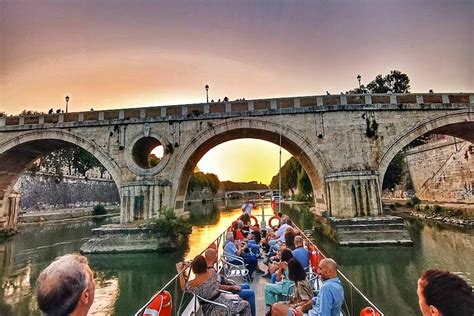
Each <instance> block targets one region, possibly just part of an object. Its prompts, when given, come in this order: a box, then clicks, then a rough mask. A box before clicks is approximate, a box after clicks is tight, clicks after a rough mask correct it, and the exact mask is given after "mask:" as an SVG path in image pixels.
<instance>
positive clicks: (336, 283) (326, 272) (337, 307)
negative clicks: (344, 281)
mask: <svg viewBox="0 0 474 316" xmlns="http://www.w3.org/2000/svg"><path fill="white" fill-rule="evenodd" d="M318 273H319V274H320V276H321V279H322V280H323V285H322V286H321V290H320V291H319V294H318V295H317V296H316V297H313V299H312V300H311V301H308V302H307V303H305V304H302V305H301V306H297V307H296V309H295V310H294V314H295V315H297V316H299V315H303V311H308V315H309V316H339V315H340V314H341V306H342V303H343V302H344V289H343V288H342V285H341V281H340V280H339V278H338V277H337V264H336V262H335V261H334V260H332V259H329V258H326V259H323V260H321V262H319V267H318ZM308 308H311V309H309V310H308Z"/></svg>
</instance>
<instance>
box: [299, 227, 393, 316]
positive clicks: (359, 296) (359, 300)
mask: <svg viewBox="0 0 474 316" xmlns="http://www.w3.org/2000/svg"><path fill="white" fill-rule="evenodd" d="M294 228H296V229H297V230H298V231H299V232H300V235H301V236H303V238H304V239H305V241H306V245H312V246H313V247H314V248H315V249H317V251H318V252H319V255H320V256H321V257H322V258H327V257H326V255H325V254H324V253H323V252H322V251H321V250H320V249H319V248H318V246H317V245H316V244H315V243H314V242H313V241H312V240H311V239H310V238H309V237H308V236H307V235H306V234H305V233H304V232H303V231H302V230H301V229H300V228H299V227H298V226H296V225H294ZM337 272H338V275H339V279H340V280H341V283H342V284H343V287H344V291H345V299H344V308H343V309H344V315H353V316H355V315H359V312H360V311H361V310H362V309H363V308H366V307H370V308H372V309H373V311H374V315H377V314H376V312H377V313H379V314H380V316H383V315H384V313H383V312H382V311H381V310H380V309H379V308H378V307H377V306H376V305H375V304H374V303H373V302H372V301H371V300H370V299H368V298H367V296H365V295H364V293H362V291H361V290H359V289H358V288H357V286H355V285H354V283H352V282H351V280H349V278H348V277H347V276H346V275H345V274H344V273H342V272H341V270H340V269H338V270H337Z"/></svg>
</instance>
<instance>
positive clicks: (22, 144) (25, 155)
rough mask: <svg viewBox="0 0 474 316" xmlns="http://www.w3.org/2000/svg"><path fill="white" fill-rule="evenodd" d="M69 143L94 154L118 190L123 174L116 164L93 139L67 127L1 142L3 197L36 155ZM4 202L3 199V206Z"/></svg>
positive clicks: (1, 190)
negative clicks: (66, 128)
mask: <svg viewBox="0 0 474 316" xmlns="http://www.w3.org/2000/svg"><path fill="white" fill-rule="evenodd" d="M71 145H76V146H79V147H81V148H83V149H84V150H86V151H88V152H89V153H91V154H92V155H93V156H94V157H95V158H97V160H98V161H99V162H100V163H101V164H102V165H103V166H104V167H105V168H106V169H107V171H108V172H109V173H110V175H111V176H112V179H113V180H114V182H115V184H116V186H117V189H118V190H119V194H120V185H121V182H122V180H121V178H122V177H121V170H120V168H119V166H118V165H117V163H116V162H115V161H113V160H112V159H111V157H109V156H108V155H107V153H106V152H104V151H103V150H102V149H101V148H100V146H98V145H97V144H95V143H94V142H93V141H90V140H87V139H84V138H82V137H81V136H79V135H77V134H75V133H72V132H70V131H63V130H47V131H29V132H26V133H24V134H21V135H18V136H16V137H13V138H11V139H8V140H7V141H5V142H2V143H0V192H3V193H4V196H3V198H4V201H5V199H6V198H7V197H8V194H9V193H10V191H11V190H12V188H13V186H14V185H15V183H16V182H17V180H18V178H19V177H20V175H21V174H22V173H23V171H24V170H25V169H26V168H27V167H28V166H29V165H30V164H31V163H32V162H33V161H34V160H35V159H37V158H38V156H39V155H41V154H48V153H50V152H51V151H54V150H57V149H62V148H68V147H70V146H71ZM5 206H6V205H5V203H4V205H3V210H5ZM0 211H1V210H0ZM0 215H1V214H0Z"/></svg>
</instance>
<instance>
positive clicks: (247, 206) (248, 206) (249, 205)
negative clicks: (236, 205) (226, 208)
mask: <svg viewBox="0 0 474 316" xmlns="http://www.w3.org/2000/svg"><path fill="white" fill-rule="evenodd" d="M254 207H255V204H254V203H253V202H252V201H250V200H247V201H246V202H245V203H244V204H243V205H242V213H243V214H249V216H252V209H253V208H254Z"/></svg>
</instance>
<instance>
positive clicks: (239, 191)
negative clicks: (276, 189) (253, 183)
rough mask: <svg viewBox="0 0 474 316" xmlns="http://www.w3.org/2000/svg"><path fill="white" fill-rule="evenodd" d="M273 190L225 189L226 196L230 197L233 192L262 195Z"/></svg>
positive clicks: (243, 194) (244, 194)
mask: <svg viewBox="0 0 474 316" xmlns="http://www.w3.org/2000/svg"><path fill="white" fill-rule="evenodd" d="M271 192H272V190H270V189H266V190H233V191H225V197H226V198H229V197H230V196H231V195H233V194H235V195H242V196H243V197H245V196H246V195H247V196H248V195H250V194H251V193H255V194H258V195H262V194H267V193H271Z"/></svg>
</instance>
